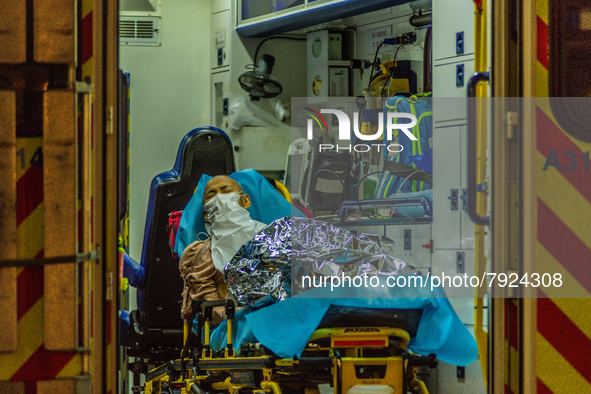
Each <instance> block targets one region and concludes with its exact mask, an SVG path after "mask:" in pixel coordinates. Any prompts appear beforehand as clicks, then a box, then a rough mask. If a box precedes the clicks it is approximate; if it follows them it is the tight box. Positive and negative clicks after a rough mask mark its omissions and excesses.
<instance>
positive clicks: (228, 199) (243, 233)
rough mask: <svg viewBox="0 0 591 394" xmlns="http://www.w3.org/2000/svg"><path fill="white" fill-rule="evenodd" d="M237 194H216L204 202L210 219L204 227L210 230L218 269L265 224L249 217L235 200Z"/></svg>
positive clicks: (212, 256)
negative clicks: (207, 225) (208, 224)
mask: <svg viewBox="0 0 591 394" xmlns="http://www.w3.org/2000/svg"><path fill="white" fill-rule="evenodd" d="M240 197H241V194H239V193H227V194H216V195H215V196H214V197H212V198H211V200H209V201H208V202H207V203H205V205H204V206H203V209H204V210H205V213H206V214H207V218H208V220H209V221H210V222H211V225H210V226H209V228H208V229H207V230H208V232H209V233H210V234H211V258H212V260H213V264H214V266H215V268H216V269H217V270H218V271H221V272H223V271H224V267H225V266H226V264H228V262H229V261H230V260H232V258H233V257H234V255H235V254H236V252H238V250H239V249H240V247H241V246H242V245H244V244H245V243H246V242H248V241H249V240H251V239H252V238H253V237H254V235H255V234H256V233H257V232H259V231H260V230H261V229H263V228H264V227H265V225H264V224H263V223H260V222H257V221H256V220H252V219H251V218H250V213H249V212H248V211H247V210H246V209H244V208H242V206H240V204H239V203H238V201H239V200H240ZM206 224H207V223H206Z"/></svg>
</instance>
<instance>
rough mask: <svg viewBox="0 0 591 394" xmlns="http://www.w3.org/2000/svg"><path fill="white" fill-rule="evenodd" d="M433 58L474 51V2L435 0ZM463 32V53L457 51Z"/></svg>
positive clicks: (452, 56) (467, 53)
mask: <svg viewBox="0 0 591 394" xmlns="http://www.w3.org/2000/svg"><path fill="white" fill-rule="evenodd" d="M432 15H433V60H435V61H437V60H440V59H449V58H454V57H457V56H461V55H462V54H463V55H469V54H473V53H474V3H473V2H471V1H466V0H433V14H432ZM462 32H463V43H461V45H463V53H462V54H458V53H457V46H458V34H457V33H462Z"/></svg>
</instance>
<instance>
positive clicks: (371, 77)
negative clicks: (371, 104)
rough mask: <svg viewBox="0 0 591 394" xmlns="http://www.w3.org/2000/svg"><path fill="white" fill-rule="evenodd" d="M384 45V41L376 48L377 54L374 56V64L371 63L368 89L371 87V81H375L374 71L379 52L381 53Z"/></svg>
mask: <svg viewBox="0 0 591 394" xmlns="http://www.w3.org/2000/svg"><path fill="white" fill-rule="evenodd" d="M382 45H384V41H382V42H380V44H379V45H378V47H377V48H376V53H375V55H374V56H373V62H372V63H371V72H370V73H369V82H368V84H367V88H368V89H369V88H370V87H371V81H372V80H373V70H374V68H375V66H376V60H378V52H379V51H380V48H381V47H382Z"/></svg>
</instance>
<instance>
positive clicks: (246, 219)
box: [179, 176, 406, 324]
mask: <svg viewBox="0 0 591 394" xmlns="http://www.w3.org/2000/svg"><path fill="white" fill-rule="evenodd" d="M250 205H251V199H250V196H249V195H248V194H246V193H244V191H243V189H242V187H241V186H240V184H239V183H238V182H237V181H236V180H234V179H232V178H230V177H227V176H216V177H214V178H212V179H211V180H209V181H208V182H207V184H206V185H205V188H204V192H203V217H204V220H205V224H206V228H207V229H208V232H209V233H210V234H211V237H210V238H208V239H206V240H203V241H195V242H193V243H192V244H190V245H189V246H188V247H187V248H186V249H185V250H184V252H183V254H182V257H181V260H180V263H179V268H180V271H181V276H182V278H183V280H184V282H185V288H184V292H183V307H182V314H183V315H184V314H186V313H187V312H189V311H190V305H191V300H195V301H201V300H205V301H214V300H219V299H223V298H231V297H232V296H236V297H238V300H237V301H238V303H240V304H242V305H250V306H254V305H255V304H257V303H258V302H259V301H261V299H263V302H264V301H265V299H267V300H270V301H273V302H277V301H281V300H284V299H286V298H288V297H289V296H290V294H291V291H292V288H291V287H292V286H291V279H292V278H291V274H292V263H293V268H294V269H295V271H296V274H297V277H294V278H293V279H294V281H293V284H294V287H295V289H294V290H295V291H296V292H297V291H298V290H304V288H305V287H306V284H305V283H302V282H305V280H304V279H302V278H303V277H306V276H307V277H308V278H309V281H308V282H309V284H308V286H307V287H311V286H310V285H311V284H312V280H313V281H314V282H317V280H318V279H319V278H320V277H322V276H328V275H332V276H334V275H339V276H340V275H346V276H349V277H354V276H364V275H378V274H383V275H392V274H396V273H398V271H399V270H400V269H401V268H403V267H405V266H406V264H405V263H404V262H403V261H402V260H399V259H395V258H393V257H392V253H391V250H390V251H388V250H387V249H388V248H387V242H386V240H385V239H384V240H382V237H379V236H375V237H374V238H373V239H372V238H370V237H368V236H367V235H362V236H360V237H357V236H355V235H353V234H352V233H351V232H349V231H348V230H346V229H343V228H340V227H336V226H332V225H330V224H328V223H326V222H323V221H318V220H314V219H303V218H291V217H289V218H281V219H278V220H276V221H274V222H273V223H271V224H270V225H269V226H266V225H265V224H264V223H261V222H258V221H256V220H253V219H252V218H251V217H250V213H249V212H248V210H247V209H248V208H249V207H250ZM208 227H209V228H208ZM384 242H385V244H384V245H383V246H384V250H383V249H382V243H384ZM245 244H246V245H245ZM243 245H245V246H244V247H243ZM241 247H242V248H241ZM237 252H239V253H238V254H236V253H237ZM387 252H390V253H387ZM235 255H236V256H235ZM224 268H226V270H225V276H226V278H225V281H224ZM228 284H229V285H230V292H228V288H227V286H226V285H228ZM223 313H224V312H223V309H222V308H218V309H217V310H216V311H214V324H218V323H219V322H220V321H221V320H223V318H224V317H225V316H224V315H223Z"/></svg>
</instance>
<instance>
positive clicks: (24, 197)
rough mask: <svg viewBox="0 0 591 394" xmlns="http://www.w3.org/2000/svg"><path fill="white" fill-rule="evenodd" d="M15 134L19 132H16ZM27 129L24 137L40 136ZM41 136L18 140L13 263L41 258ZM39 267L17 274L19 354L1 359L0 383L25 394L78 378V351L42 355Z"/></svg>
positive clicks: (45, 351)
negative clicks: (15, 385) (8, 383)
mask: <svg viewBox="0 0 591 394" xmlns="http://www.w3.org/2000/svg"><path fill="white" fill-rule="evenodd" d="M17 132H18V130H17ZM40 133H41V130H37V132H35V131H34V130H33V131H32V130H27V131H26V134H28V135H31V134H33V135H34V134H40ZM42 141H43V140H42V137H18V136H17V139H16V145H17V146H16V157H15V160H16V179H17V183H16V191H17V212H16V224H17V245H18V246H17V258H19V259H31V258H42V257H43V169H42V166H43V152H42ZM43 277H44V273H43V267H27V268H21V269H19V270H18V273H17V321H18V323H17V340H18V345H17V350H16V352H12V353H3V354H0V365H2V366H3V368H1V369H0V381H3V380H5V381H12V382H24V390H25V393H27V394H29V393H36V392H37V382H38V381H42V380H49V379H55V378H60V377H73V376H77V375H79V371H80V368H79V365H80V356H79V355H78V354H77V353H76V352H56V351H49V350H46V349H45V347H44V344H43V337H44V334H43V323H44V318H43V293H44V289H43V287H44V280H43V279H44V278H43Z"/></svg>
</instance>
